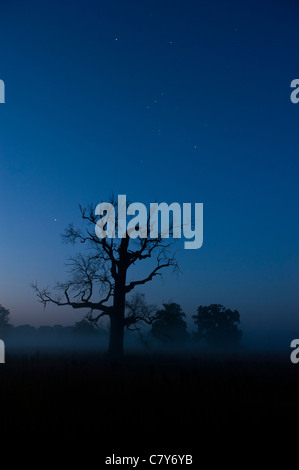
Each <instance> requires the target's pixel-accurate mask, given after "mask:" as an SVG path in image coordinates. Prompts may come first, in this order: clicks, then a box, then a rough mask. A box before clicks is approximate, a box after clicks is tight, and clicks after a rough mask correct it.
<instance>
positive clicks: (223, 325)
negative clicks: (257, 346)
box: [192, 304, 242, 345]
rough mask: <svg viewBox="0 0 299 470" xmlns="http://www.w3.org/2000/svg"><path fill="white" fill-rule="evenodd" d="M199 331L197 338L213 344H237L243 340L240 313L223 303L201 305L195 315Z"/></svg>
mask: <svg viewBox="0 0 299 470" xmlns="http://www.w3.org/2000/svg"><path fill="white" fill-rule="evenodd" d="M192 318H193V319H194V322H195V324H196V325H197V328H198V331H197V333H196V334H195V338H196V339H198V340H202V339H203V340H205V341H207V342H209V343H213V344H222V345H224V344H227V345H228V344H236V343H238V342H239V341H240V340H241V337H242V331H241V330H240V329H239V327H238V325H239V323H240V314H239V312H238V311H237V310H234V311H232V310H230V309H228V308H225V307H224V306H223V305H219V304H212V305H209V306H202V305H201V306H200V307H198V309H197V314H196V315H193V317H192Z"/></svg>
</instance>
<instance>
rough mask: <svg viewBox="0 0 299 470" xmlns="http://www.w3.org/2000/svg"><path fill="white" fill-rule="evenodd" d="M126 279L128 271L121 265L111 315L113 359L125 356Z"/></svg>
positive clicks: (110, 345)
mask: <svg viewBox="0 0 299 470" xmlns="http://www.w3.org/2000/svg"><path fill="white" fill-rule="evenodd" d="M126 277H127V269H126V267H125V266H123V265H122V263H120V268H119V272H118V274H117V277H116V279H115V292H114V301H113V310H112V312H111V314H110V341H109V355H110V357H112V358H113V359H121V358H122V357H123V354H124V328H125V305H126Z"/></svg>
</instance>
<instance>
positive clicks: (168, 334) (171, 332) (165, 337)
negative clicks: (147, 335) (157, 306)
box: [151, 303, 188, 344]
mask: <svg viewBox="0 0 299 470" xmlns="http://www.w3.org/2000/svg"><path fill="white" fill-rule="evenodd" d="M185 317H186V315H185V313H184V312H183V311H182V309H181V306H180V305H179V304H176V303H168V304H163V309H161V310H158V312H157V313H156V318H155V320H154V321H153V325H152V330H151V333H152V335H153V336H154V338H157V339H158V340H159V341H162V342H163V343H166V344H167V343H168V344H171V343H172V344H175V343H184V342H185V341H186V340H187V338H188V333H187V324H186V322H185V320H184V318H185Z"/></svg>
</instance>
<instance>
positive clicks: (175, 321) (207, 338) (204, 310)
mask: <svg viewBox="0 0 299 470" xmlns="http://www.w3.org/2000/svg"><path fill="white" fill-rule="evenodd" d="M126 310H127V311H128V312H129V313H128V316H129V318H134V321H132V328H128V329H129V330H131V331H136V332H138V333H139V335H140V339H141V342H143V343H144V344H146V345H149V344H151V341H152V343H155V344H160V345H164V346H166V347H167V346H169V347H172V346H173V347H178V346H180V347H183V346H187V345H188V344H196V343H199V344H204V343H205V344H209V345H211V346H223V347H225V346H235V345H237V344H239V342H240V340H241V338H242V331H241V329H240V327H239V325H240V314H239V312H238V311H237V310H230V309H228V308H225V307H224V306H223V305H220V304H211V305H209V306H203V305H200V306H199V307H198V308H197V313H196V314H195V315H193V316H192V319H193V321H194V324H195V326H196V331H194V332H193V333H191V334H190V333H188V330H187V322H186V314H185V313H184V312H183V310H182V308H181V306H180V305H179V304H177V303H174V302H170V303H164V304H163V306H162V308H161V309H156V308H155V307H154V306H151V305H148V304H147V303H146V301H145V296H144V294H140V293H136V294H134V296H132V298H131V300H128V301H127V304H126ZM139 316H141V317H142V318H148V319H149V325H150V328H148V329H147V331H146V332H144V331H143V330H141V328H140V327H138V326H137V325H138V322H136V321H135V320H136V319H138V317H139ZM9 332H11V333H14V332H15V333H16V332H18V333H20V334H22V335H26V336H28V335H33V334H39V335H52V336H62V335H66V334H72V335H74V338H75V337H76V335H78V336H79V335H80V336H84V337H86V338H92V337H93V338H100V337H101V336H102V337H103V336H104V335H105V334H106V332H105V329H103V328H100V327H99V325H98V324H97V323H95V322H92V321H90V316H89V315H87V316H86V317H85V318H83V319H82V320H81V321H79V322H76V323H75V324H74V325H73V326H69V327H63V326H61V325H55V326H53V327H50V326H41V327H39V328H34V327H33V326H30V325H23V326H19V327H13V326H12V325H11V324H10V323H9V310H8V309H6V308H5V307H2V306H1V305H0V334H2V335H3V334H7V333H9Z"/></svg>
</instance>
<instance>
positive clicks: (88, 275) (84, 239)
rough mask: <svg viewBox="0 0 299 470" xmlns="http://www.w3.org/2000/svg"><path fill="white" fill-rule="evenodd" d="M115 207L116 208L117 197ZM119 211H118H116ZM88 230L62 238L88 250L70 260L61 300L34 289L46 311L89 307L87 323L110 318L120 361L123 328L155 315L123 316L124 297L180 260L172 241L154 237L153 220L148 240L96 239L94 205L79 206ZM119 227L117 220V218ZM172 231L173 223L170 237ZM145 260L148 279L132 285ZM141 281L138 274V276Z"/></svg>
mask: <svg viewBox="0 0 299 470" xmlns="http://www.w3.org/2000/svg"><path fill="white" fill-rule="evenodd" d="M111 204H113V206H114V207H115V206H116V201H115V199H114V198H112V200H111ZM118 209H119V208H118ZM80 212H81V216H82V219H83V221H84V223H85V224H86V225H85V230H84V231H82V230H80V229H77V228H74V225H73V224H71V225H69V226H68V228H67V229H66V231H65V233H64V235H63V238H64V240H65V242H67V243H76V242H80V243H81V244H83V245H85V246H86V247H87V248H88V249H87V250H86V251H85V252H84V253H80V254H78V255H76V256H75V257H72V258H71V259H69V266H70V274H71V279H70V280H68V281H66V282H60V283H58V284H57V285H56V288H58V289H59V290H60V292H61V295H60V296H57V297H53V295H52V294H51V292H50V291H49V290H48V289H39V288H38V286H37V285H36V284H34V285H33V287H34V289H35V291H36V293H37V296H38V298H39V300H40V301H41V302H42V303H43V304H44V306H46V305H47V304H48V303H54V304H55V305H58V306H67V305H69V306H71V307H73V308H74V309H78V308H85V309H86V308H87V309H89V314H88V315H87V318H88V319H89V320H90V321H91V322H97V321H99V319H100V318H102V317H104V316H108V317H109V319H110V340H109V353H110V355H111V356H113V357H115V358H118V357H121V356H122V355H123V337H124V328H126V327H127V328H131V329H132V328H133V327H134V325H135V326H136V325H137V324H138V323H140V322H141V323H147V324H150V323H151V321H152V318H151V315H148V314H144V313H145V312H143V313H141V314H140V312H139V313H138V314H136V312H133V311H132V312H131V313H130V309H128V311H127V314H125V307H126V296H127V295H128V294H129V293H130V292H132V291H133V289H135V288H136V287H137V286H141V285H143V284H146V283H148V282H150V281H152V279H154V278H155V277H157V276H161V271H162V270H164V269H166V268H170V267H171V268H173V269H176V268H177V261H176V258H175V255H174V253H173V252H172V250H171V246H172V244H173V241H169V238H166V237H165V234H164V236H162V235H161V233H159V234H158V237H157V238H150V237H149V235H150V215H149V216H148V219H147V224H146V238H140V237H137V238H131V237H129V236H128V235H127V234H126V237H125V238H108V237H106V238H98V237H97V236H96V234H95V226H96V224H97V221H98V220H97V217H96V215H95V206H93V205H91V206H89V207H88V208H82V207H81V206H80ZM116 223H117V219H116ZM172 232H173V227H172V226H171V224H170V227H169V232H168V236H170V235H171V234H172ZM142 261H148V262H149V263H147V266H148V268H147V269H148V272H147V274H146V275H144V277H140V278H139V279H137V280H131V281H128V273H130V275H131V278H132V275H133V273H132V272H131V271H133V272H134V269H133V268H134V267H135V265H136V264H137V263H138V264H140V263H141V262H142ZM139 276H140V274H139Z"/></svg>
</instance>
